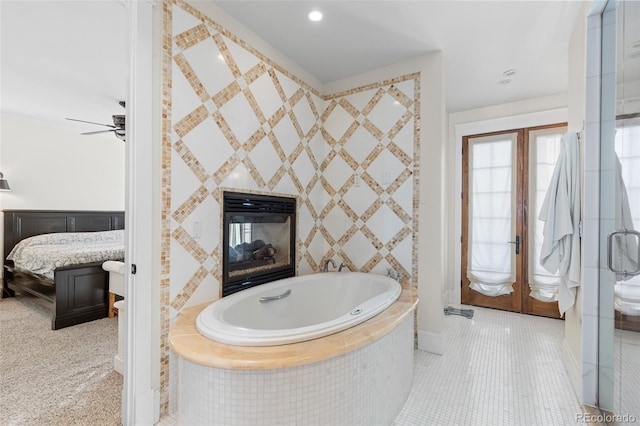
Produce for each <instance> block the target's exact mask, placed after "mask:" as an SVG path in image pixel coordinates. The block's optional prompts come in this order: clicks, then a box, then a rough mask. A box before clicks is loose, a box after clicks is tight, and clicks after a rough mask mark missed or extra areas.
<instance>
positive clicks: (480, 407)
mask: <svg viewBox="0 0 640 426" xmlns="http://www.w3.org/2000/svg"><path fill="white" fill-rule="evenodd" d="M464 308H469V309H473V310H474V313H475V315H474V317H473V319H467V318H465V317H462V316H457V315H450V316H447V317H445V339H446V353H445V355H442V356H440V355H434V354H431V353H428V352H422V351H416V352H415V360H414V371H415V375H414V382H413V389H412V391H411V394H410V395H409V398H408V400H407V402H406V404H405V406H404V408H403V409H402V411H401V412H400V414H399V415H398V417H397V418H396V419H395V421H394V426H405V425H406V426H410V425H420V426H422V425H425V426H426V425H447V426H450V425H492V426H494V425H536V426H540V425H550V426H558V425H573V424H579V422H578V421H577V416H576V415H577V414H578V413H582V409H581V407H580V404H579V403H578V399H577V398H576V395H575V393H574V391H573V388H572V387H571V383H570V382H569V377H568V376H567V374H566V371H565V369H564V366H563V364H562V360H561V357H560V344H561V342H562V339H563V336H564V323H563V322H562V321H560V320H554V319H549V318H541V317H535V316H530V315H521V314H514V313H510V312H504V311H497V310H493V309H485V308H478V307H470V306H464ZM159 425H161V426H173V425H177V421H176V418H175V416H168V417H165V418H163V419H162V420H161V421H160V423H159ZM340 426H342V425H340Z"/></svg>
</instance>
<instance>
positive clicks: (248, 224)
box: [222, 191, 296, 296]
mask: <svg viewBox="0 0 640 426" xmlns="http://www.w3.org/2000/svg"><path fill="white" fill-rule="evenodd" d="M222 243H223V245H222V246H223V247H224V248H225V249H224V250H223V254H222V267H223V268H222V269H223V277H222V296H227V295H229V294H232V293H235V292H237V291H240V290H244V289H247V288H250V287H254V286H256V285H260V284H264V283H267V282H271V281H275V280H279V279H282V278H288V277H293V276H294V275H295V258H296V256H295V247H296V199H295V198H289V197H276V196H272V195H259V194H246V193H240V192H229V191H225V192H224V194H223V235H222Z"/></svg>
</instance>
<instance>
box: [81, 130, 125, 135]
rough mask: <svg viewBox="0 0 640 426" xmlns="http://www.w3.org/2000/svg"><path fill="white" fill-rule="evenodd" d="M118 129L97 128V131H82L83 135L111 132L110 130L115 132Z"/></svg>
mask: <svg viewBox="0 0 640 426" xmlns="http://www.w3.org/2000/svg"><path fill="white" fill-rule="evenodd" d="M117 130H118V129H109V130H96V131H95V132H85V133H80V134H81V135H97V134H99V133H109V132H115V131H117Z"/></svg>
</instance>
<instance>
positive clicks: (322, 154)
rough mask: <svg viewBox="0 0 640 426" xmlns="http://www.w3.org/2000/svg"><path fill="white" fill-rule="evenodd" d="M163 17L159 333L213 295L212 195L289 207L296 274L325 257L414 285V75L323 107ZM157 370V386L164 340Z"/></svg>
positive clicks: (296, 85) (204, 23)
mask: <svg viewBox="0 0 640 426" xmlns="http://www.w3.org/2000/svg"><path fill="white" fill-rule="evenodd" d="M164 13H165V23H164V37H165V40H164V49H165V52H164V53H165V56H164V61H165V62H164V72H165V74H164V76H163V85H164V86H163V87H164V89H163V90H164V92H163V104H164V107H163V113H164V115H165V116H166V117H167V119H166V120H165V121H164V123H163V133H164V139H163V197H164V198H163V200H164V201H163V233H162V239H163V240H162V241H163V242H162V247H163V248H162V253H161V255H162V257H163V269H162V277H161V286H162V290H161V299H162V306H163V309H162V312H163V313H162V332H163V335H164V336H166V333H167V332H168V327H169V323H170V321H169V318H168V316H167V315H169V313H170V312H179V311H180V310H181V309H182V308H183V307H185V306H187V305H188V304H191V303H196V302H198V301H201V300H202V298H203V297H207V295H209V296H210V295H215V296H214V297H217V295H218V294H219V285H220V284H219V280H218V278H219V275H220V268H221V261H222V260H221V247H220V240H221V238H220V235H221V229H220V226H221V219H220V202H221V194H222V191H223V190H224V189H234V190H242V191H250V192H257V193H276V194H280V195H295V196H296V197H297V198H298V203H299V204H298V205H299V209H298V210H299V212H298V220H299V227H298V241H297V264H298V265H297V266H298V273H299V274H308V273H312V272H316V271H318V269H319V267H320V265H321V263H322V260H323V258H326V257H330V256H333V257H335V258H336V260H338V261H344V262H345V263H346V264H347V265H348V267H349V269H350V270H352V271H358V270H360V271H365V272H376V273H385V272H386V271H385V269H386V268H387V267H393V268H395V269H398V270H399V271H400V272H401V273H402V275H403V276H404V277H407V280H408V281H409V282H411V283H415V282H416V280H417V277H416V272H417V265H416V264H415V263H416V262H415V257H416V254H415V247H414V243H413V239H412V236H413V233H414V229H415V224H414V217H415V215H416V212H415V211H414V208H416V207H415V206H417V205H418V203H417V194H418V190H417V189H418V188H417V187H415V185H414V184H413V183H414V177H415V176H417V171H418V170H417V163H416V162H415V161H414V158H415V157H416V147H417V146H418V140H417V139H416V134H415V131H414V130H415V129H416V128H417V124H416V120H417V118H418V116H417V113H416V111H415V108H416V105H417V104H416V103H415V102H414V101H415V93H418V89H419V88H418V75H409V76H403V77H398V78H397V79H393V80H388V81H384V82H380V83H377V84H373V85H370V86H367V87H362V88H355V89H353V90H350V91H348V92H344V93H339V94H333V95H327V96H324V97H323V96H321V95H320V94H319V93H318V92H317V91H316V90H315V89H314V88H312V87H310V86H308V85H307V84H306V83H304V82H303V81H301V80H300V79H299V78H297V77H296V76H295V75H293V74H292V73H290V72H289V71H288V70H286V69H284V68H282V67H281V66H279V65H278V64H276V63H274V62H273V61H272V60H271V59H270V58H268V57H266V56H265V55H264V54H263V53H261V52H260V51H258V50H256V49H254V48H253V47H251V46H250V45H249V44H248V43H246V42H245V41H244V40H242V39H240V38H238V37H237V36H235V35H234V34H232V33H231V32H229V31H228V30H226V29H225V28H223V27H222V26H220V25H219V24H218V23H217V22H214V21H213V20H211V19H210V18H209V17H207V16H205V15H204V14H202V13H201V12H200V11H198V10H197V9H196V8H194V7H193V6H191V5H190V4H187V3H186V2H183V1H182V0H166V1H165V3H164ZM196 221H198V222H200V224H201V235H200V236H196V235H194V229H195V228H196V226H195V225H194V223H195V222H196ZM196 237H197V238H196ZM212 285H213V286H217V287H218V288H216V289H211V290H209V289H203V288H202V286H212ZM162 359H163V361H162V362H163V366H164V365H165V364H166V365H167V366H164V367H162V368H163V371H164V372H165V373H164V374H165V375H167V376H168V373H167V372H166V371H165V369H168V368H169V367H168V364H169V360H170V357H169V356H168V347H167V346H166V342H165V343H163V355H162ZM168 380H169V379H168V378H167V379H164V380H163V386H162V389H163V391H162V395H161V402H162V410H164V412H166V410H167V409H168V406H169V405H168V404H169V401H168V395H167V392H168V391H167V387H168V386H169V385H168V383H167V381H168Z"/></svg>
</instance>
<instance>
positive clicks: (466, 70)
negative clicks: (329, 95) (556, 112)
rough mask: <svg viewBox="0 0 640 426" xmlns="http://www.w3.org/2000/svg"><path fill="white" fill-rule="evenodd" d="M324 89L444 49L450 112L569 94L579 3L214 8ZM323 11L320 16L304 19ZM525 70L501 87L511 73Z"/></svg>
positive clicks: (229, 4)
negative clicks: (570, 53)
mask: <svg viewBox="0 0 640 426" xmlns="http://www.w3.org/2000/svg"><path fill="white" fill-rule="evenodd" d="M216 4H217V5H218V6H220V7H221V8H223V9H224V10H225V11H226V12H228V13H229V14H231V15H232V16H233V17H235V18H236V19H237V20H238V21H240V22H241V23H243V24H244V25H245V26H247V27H249V28H250V29H251V30H253V31H254V32H255V33H257V34H258V35H259V36H260V37H262V38H263V39H264V40H266V41H267V42H269V43H270V44H271V45H273V46H274V47H276V48H277V49H278V50H280V51H282V52H283V53H284V54H285V55H286V56H288V57H289V58H291V59H292V60H293V61H294V62H296V63H297V64H298V65H300V66H301V67H302V68H304V69H306V70H307V71H308V72H310V73H311V74H313V75H315V77H316V78H318V79H319V80H320V81H321V82H323V83H327V82H331V81H336V80H339V79H342V78H345V77H348V76H351V75H353V74H357V73H361V72H364V71H369V70H372V69H375V68H378V67H381V66H385V65H389V64H393V63H395V62H398V61H401V60H405V59H409V58H413V57H416V56H419V55H423V54H425V53H428V52H431V51H434V50H440V51H442V52H443V54H444V56H445V61H446V62H445V64H446V65H445V67H446V68H445V74H446V97H447V109H448V110H449V111H450V112H454V111H460V110H465V109H470V108H476V107H481V106H487V105H495V104H500V103H504V102H510V101H516V100H522V99H529V98H533V97H537V96H543V95H549V94H555V93H560V92H563V91H565V90H566V89H567V73H568V44H569V37H570V34H571V32H572V30H573V26H574V24H575V22H576V18H577V16H578V13H579V10H580V8H581V7H582V4H583V3H582V2H579V1H397V0H396V1H391V0H389V1H335V0H334V1H319V0H314V1H216ZM312 9H317V10H320V11H321V12H322V13H323V14H324V19H323V20H322V21H320V22H311V21H309V20H308V19H307V14H308V13H309V11H311V10H312ZM513 68H515V69H517V70H518V71H519V72H518V74H517V75H516V76H515V77H514V78H513V81H512V82H511V83H510V84H508V85H505V86H500V85H498V84H497V82H498V81H499V80H501V79H503V78H504V77H503V75H502V73H503V72H504V71H506V70H509V69H513Z"/></svg>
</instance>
